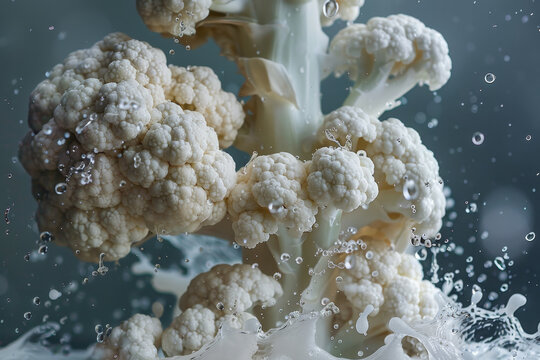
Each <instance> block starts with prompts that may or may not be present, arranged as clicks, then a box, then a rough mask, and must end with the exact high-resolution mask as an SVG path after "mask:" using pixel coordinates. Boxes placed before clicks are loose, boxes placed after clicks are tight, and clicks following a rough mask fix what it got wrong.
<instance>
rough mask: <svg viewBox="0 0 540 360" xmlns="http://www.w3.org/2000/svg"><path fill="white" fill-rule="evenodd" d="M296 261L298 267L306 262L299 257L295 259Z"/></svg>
mask: <svg viewBox="0 0 540 360" xmlns="http://www.w3.org/2000/svg"><path fill="white" fill-rule="evenodd" d="M294 261H295V262H296V263H297V264H298V265H300V264H301V263H302V262H303V261H304V259H303V258H302V257H301V256H299V257H297V258H296V259H294Z"/></svg>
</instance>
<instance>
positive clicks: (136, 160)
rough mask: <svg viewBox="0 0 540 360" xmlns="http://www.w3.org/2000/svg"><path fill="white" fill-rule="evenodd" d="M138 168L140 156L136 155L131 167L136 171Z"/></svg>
mask: <svg viewBox="0 0 540 360" xmlns="http://www.w3.org/2000/svg"><path fill="white" fill-rule="evenodd" d="M139 166H141V155H139V154H136V155H135V156H134V157H133V167H134V168H135V169H137V168H138V167H139Z"/></svg>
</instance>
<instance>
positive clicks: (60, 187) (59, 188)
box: [54, 182, 67, 195]
mask: <svg viewBox="0 0 540 360" xmlns="http://www.w3.org/2000/svg"><path fill="white" fill-rule="evenodd" d="M66 191H67V184H66V183H65V182H60V183H58V184H56V185H55V186H54V192H55V193H57V194H58V195H62V194H64V193H65V192H66Z"/></svg>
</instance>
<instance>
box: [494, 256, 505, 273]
mask: <svg viewBox="0 0 540 360" xmlns="http://www.w3.org/2000/svg"><path fill="white" fill-rule="evenodd" d="M493 263H494V264H495V266H496V267H497V268H498V269H499V270H501V271H503V270H505V269H506V264H505V263H504V259H503V258H502V257H500V256H497V257H496V258H495V260H493Z"/></svg>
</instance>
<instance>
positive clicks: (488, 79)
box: [484, 73, 495, 84]
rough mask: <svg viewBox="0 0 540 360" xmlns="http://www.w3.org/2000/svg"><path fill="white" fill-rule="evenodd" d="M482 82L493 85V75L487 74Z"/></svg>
mask: <svg viewBox="0 0 540 360" xmlns="http://www.w3.org/2000/svg"><path fill="white" fill-rule="evenodd" d="M484 80H485V81H486V82H487V83H488V84H493V82H494V81H495V75H494V74H493V73H487V74H486V75H485V76H484Z"/></svg>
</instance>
